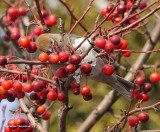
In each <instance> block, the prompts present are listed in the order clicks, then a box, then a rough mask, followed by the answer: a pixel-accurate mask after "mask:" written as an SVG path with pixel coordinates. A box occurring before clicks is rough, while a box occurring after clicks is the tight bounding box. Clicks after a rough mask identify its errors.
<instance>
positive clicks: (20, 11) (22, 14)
mask: <svg viewBox="0 0 160 132" xmlns="http://www.w3.org/2000/svg"><path fill="white" fill-rule="evenodd" d="M18 12H19V15H21V16H25V15H26V13H27V10H26V8H25V7H23V6H21V7H20V8H19V10H18Z"/></svg>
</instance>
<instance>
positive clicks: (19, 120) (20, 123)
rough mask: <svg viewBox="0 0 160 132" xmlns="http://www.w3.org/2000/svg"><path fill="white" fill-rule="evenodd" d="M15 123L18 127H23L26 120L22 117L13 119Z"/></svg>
mask: <svg viewBox="0 0 160 132" xmlns="http://www.w3.org/2000/svg"><path fill="white" fill-rule="evenodd" d="M15 124H16V126H17V127H18V128H21V129H24V128H25V125H26V120H25V119H24V118H17V119H15Z"/></svg>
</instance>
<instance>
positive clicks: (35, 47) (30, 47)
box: [26, 42, 37, 53]
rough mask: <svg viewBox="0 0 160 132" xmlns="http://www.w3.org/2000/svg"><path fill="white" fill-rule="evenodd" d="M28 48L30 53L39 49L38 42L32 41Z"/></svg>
mask: <svg viewBox="0 0 160 132" xmlns="http://www.w3.org/2000/svg"><path fill="white" fill-rule="evenodd" d="M26 50H27V51H28V52H29V53H34V52H36V50H37V44H36V43H35V42H30V44H29V45H28V47H27V48H26Z"/></svg>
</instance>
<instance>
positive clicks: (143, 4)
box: [139, 0, 147, 10]
mask: <svg viewBox="0 0 160 132" xmlns="http://www.w3.org/2000/svg"><path fill="white" fill-rule="evenodd" d="M145 7H147V3H146V1H145V0H142V1H141V2H140V3H139V9H141V10H142V9H144V8H145Z"/></svg>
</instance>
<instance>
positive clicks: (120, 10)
mask: <svg viewBox="0 0 160 132" xmlns="http://www.w3.org/2000/svg"><path fill="white" fill-rule="evenodd" d="M125 11H126V6H125V5H124V4H119V5H118V6H117V12H118V13H124V12H125Z"/></svg>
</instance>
